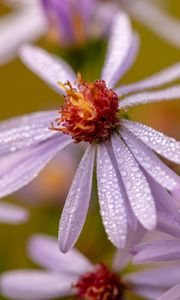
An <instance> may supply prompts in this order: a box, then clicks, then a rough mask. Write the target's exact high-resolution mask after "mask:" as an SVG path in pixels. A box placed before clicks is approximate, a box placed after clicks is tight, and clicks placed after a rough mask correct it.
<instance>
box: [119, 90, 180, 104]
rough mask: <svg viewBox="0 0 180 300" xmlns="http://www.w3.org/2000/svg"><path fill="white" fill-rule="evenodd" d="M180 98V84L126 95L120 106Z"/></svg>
mask: <svg viewBox="0 0 180 300" xmlns="http://www.w3.org/2000/svg"><path fill="white" fill-rule="evenodd" d="M178 99H180V85H175V86H172V87H168V88H165V89H163V90H157V91H150V92H141V93H137V94H133V95H130V96H127V97H125V98H124V99H123V100H122V101H120V102H119V108H120V109H122V108H127V107H131V106H135V105H139V104H147V103H152V102H159V101H170V100H178Z"/></svg>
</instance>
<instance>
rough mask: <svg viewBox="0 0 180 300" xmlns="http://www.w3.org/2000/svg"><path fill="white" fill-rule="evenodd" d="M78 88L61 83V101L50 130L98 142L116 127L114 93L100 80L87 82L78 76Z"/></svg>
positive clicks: (116, 101)
mask: <svg viewBox="0 0 180 300" xmlns="http://www.w3.org/2000/svg"><path fill="white" fill-rule="evenodd" d="M77 82H78V87H77V88H73V87H72V85H71V84H70V83H69V82H67V83H66V84H64V85H63V87H64V89H65V91H66V96H64V98H65V104H64V105H63V106H62V107H61V109H60V117H59V118H58V119H57V120H56V122H57V126H54V125H53V127H52V129H53V130H56V131H61V132H63V133H66V134H69V135H71V136H72V138H73V139H74V140H75V141H76V142H77V143H79V142H81V141H84V142H89V143H100V142H102V141H104V140H107V139H109V137H110V136H111V134H112V133H113V132H114V131H115V130H116V129H117V127H118V126H119V118H118V114H117V113H118V102H119V99H118V96H117V94H116V93H115V92H114V91H113V90H112V89H108V88H107V87H106V83H105V81H103V80H96V81H95V82H94V83H87V82H85V81H84V80H82V79H81V77H80V76H79V77H78V80H77Z"/></svg>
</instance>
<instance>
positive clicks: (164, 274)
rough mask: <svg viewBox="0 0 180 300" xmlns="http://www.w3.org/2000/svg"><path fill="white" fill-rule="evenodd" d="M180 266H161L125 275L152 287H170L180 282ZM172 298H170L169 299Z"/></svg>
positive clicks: (140, 283)
mask: <svg viewBox="0 0 180 300" xmlns="http://www.w3.org/2000/svg"><path fill="white" fill-rule="evenodd" d="M179 278H180V268H179V266H178V265H168V266H160V267H156V268H151V269H146V270H142V271H136V272H133V273H129V274H127V275H125V279H126V280H128V282H130V283H133V284H135V285H137V286H138V285H144V286H147V287H148V286H149V287H151V288H156V287H157V288H169V287H171V286H172V285H174V284H177V283H178V282H179ZM169 300H170V299H169Z"/></svg>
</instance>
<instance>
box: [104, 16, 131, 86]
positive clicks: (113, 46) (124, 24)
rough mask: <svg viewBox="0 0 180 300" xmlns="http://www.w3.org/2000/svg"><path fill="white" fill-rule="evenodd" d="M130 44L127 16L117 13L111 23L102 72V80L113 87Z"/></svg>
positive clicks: (129, 25) (129, 28) (129, 26)
mask: <svg viewBox="0 0 180 300" xmlns="http://www.w3.org/2000/svg"><path fill="white" fill-rule="evenodd" d="M131 42H132V30H131V24H130V20H129V18H128V16H127V15H126V14H125V13H123V12H121V13H117V14H116V16H115V17H114V22H113V23H112V28H111V34H110V40H109V46H108V50H107V57H106V60H105V64H104V67H103V70H102V76H101V77H102V79H104V80H105V81H106V83H107V86H108V87H113V86H114V85H115V83H116V82H117V80H118V79H119V73H118V72H121V71H120V69H121V67H122V65H123V63H124V61H125V59H126V57H127V54H128V52H129V49H130V47H131Z"/></svg>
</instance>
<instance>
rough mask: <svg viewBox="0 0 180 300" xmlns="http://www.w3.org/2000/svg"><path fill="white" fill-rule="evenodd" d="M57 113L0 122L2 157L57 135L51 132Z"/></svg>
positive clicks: (30, 115)
mask: <svg viewBox="0 0 180 300" xmlns="http://www.w3.org/2000/svg"><path fill="white" fill-rule="evenodd" d="M57 115H58V114H57V112H55V111H45V112H40V113H33V114H29V115H24V116H20V117H17V118H12V119H9V120H7V121H2V122H0V155H2V154H6V153H8V152H15V151H17V150H21V149H23V148H27V147H29V146H32V145H34V144H37V143H39V142H41V141H43V140H45V139H47V138H49V137H51V136H53V135H54V134H55V132H54V131H52V130H50V129H49V127H50V126H51V122H52V120H54V119H55V118H56V117H57Z"/></svg>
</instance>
